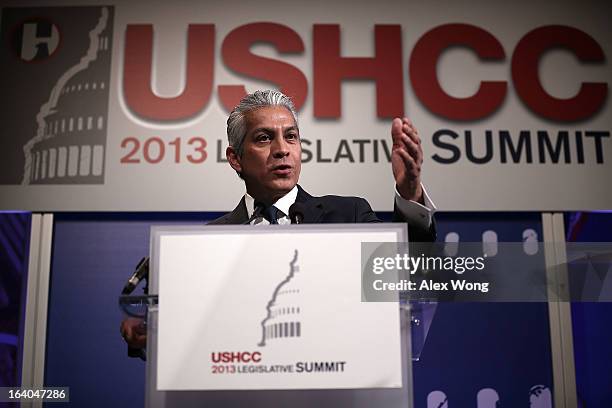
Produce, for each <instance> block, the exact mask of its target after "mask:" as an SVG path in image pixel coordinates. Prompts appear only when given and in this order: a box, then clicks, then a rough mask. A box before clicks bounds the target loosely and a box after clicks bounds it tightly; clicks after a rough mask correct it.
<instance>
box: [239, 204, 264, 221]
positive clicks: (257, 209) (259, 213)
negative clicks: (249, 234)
mask: <svg viewBox="0 0 612 408" xmlns="http://www.w3.org/2000/svg"><path fill="white" fill-rule="evenodd" d="M265 207H266V205H265V204H263V203H255V209H254V210H253V215H251V218H249V219H248V220H246V221H245V222H243V223H242V225H248V224H250V223H252V222H253V220H255V219H257V218H259V217H263V215H262V213H263V210H264V208H265Z"/></svg>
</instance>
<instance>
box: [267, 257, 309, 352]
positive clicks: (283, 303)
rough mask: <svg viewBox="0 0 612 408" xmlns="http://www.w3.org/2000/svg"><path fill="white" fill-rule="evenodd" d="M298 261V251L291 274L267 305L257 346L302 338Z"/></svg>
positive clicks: (290, 269) (291, 266)
mask: <svg viewBox="0 0 612 408" xmlns="http://www.w3.org/2000/svg"><path fill="white" fill-rule="evenodd" d="M297 260H298V250H297V249H296V250H295V252H294V255H293V259H292V260H291V262H289V274H288V275H287V276H286V277H285V279H283V280H282V281H281V282H280V283H279V284H278V285H277V286H276V288H275V289H274V292H273V293H272V298H271V299H270V300H269V301H268V303H267V305H266V317H265V318H264V319H263V320H262V321H261V341H260V342H259V343H258V344H257V345H258V346H260V347H264V346H265V345H266V342H267V341H275V340H280V339H290V338H296V337H301V336H302V324H301V321H300V313H301V309H300V307H301V302H300V286H299V283H300V278H301V276H300V273H299V271H300V267H299V266H298V265H297Z"/></svg>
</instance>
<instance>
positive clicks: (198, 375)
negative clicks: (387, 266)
mask: <svg viewBox="0 0 612 408" xmlns="http://www.w3.org/2000/svg"><path fill="white" fill-rule="evenodd" d="M406 238H407V233H406V225H405V224H382V223H381V224H327V225H288V226H278V225H274V226H265V227H257V228H253V227H252V226H197V227H194V226H185V227H180V226H169V227H166V226H159V227H153V228H152V231H151V253H150V256H151V270H150V276H149V293H150V297H149V298H148V300H149V302H148V303H149V308H148V315H147V322H148V324H147V328H148V329H147V330H148V331H147V337H148V340H147V342H148V347H147V362H146V395H145V405H146V406H147V407H155V408H162V407H175V406H181V407H243V406H249V407H264V406H265V407H285V406H292V407H311V406H333V407H371V406H376V405H378V406H385V407H398V408H399V407H412V406H413V393H412V386H413V382H412V353H413V351H414V350H416V351H417V353H418V352H420V349H421V348H422V341H424V340H420V341H419V343H420V344H417V345H416V346H417V347H415V348H413V346H412V344H411V329H412V330H416V331H417V332H418V333H419V334H418V335H417V337H420V338H422V339H424V334H423V332H422V330H423V329H424V328H425V327H427V328H428V327H429V326H428V324H424V322H423V318H424V312H423V310H426V311H427V313H425V314H429V316H430V315H431V310H432V307H433V308H434V310H435V305H425V307H420V308H418V313H419V314H417V315H411V312H410V309H411V307H410V305H407V304H403V305H400V302H399V298H398V299H396V301H394V302H393V301H389V302H363V301H362V293H361V291H362V289H361V283H362V282H361V278H362V276H361V275H362V273H364V271H361V265H362V264H363V262H362V261H363V259H364V257H367V256H370V255H371V254H364V253H362V249H363V248H362V245H361V243H363V242H381V243H383V242H405V241H406ZM153 299H154V300H155V301H151V300H153ZM157 300H158V301H157ZM430 317H431V316H430ZM425 335H426V333H425Z"/></svg>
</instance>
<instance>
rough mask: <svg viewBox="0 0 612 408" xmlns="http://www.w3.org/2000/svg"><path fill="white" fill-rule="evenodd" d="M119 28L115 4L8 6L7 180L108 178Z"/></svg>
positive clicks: (1, 145)
mask: <svg viewBox="0 0 612 408" xmlns="http://www.w3.org/2000/svg"><path fill="white" fill-rule="evenodd" d="M35 16H43V17H35ZM112 28H113V8H112V7H107V6H103V7H97V6H96V7H46V8H8V9H5V10H3V16H2V38H3V39H5V40H7V39H8V40H10V41H11V44H12V50H8V51H6V50H5V51H2V52H1V54H0V62H1V66H2V75H1V76H0V83H1V85H2V88H3V89H6V93H7V95H5V97H7V98H8V100H11V101H12V102H14V104H13V105H14V106H12V107H11V108H9V109H7V110H5V111H4V112H2V113H0V119H1V120H2V121H3V123H4V124H5V125H6V126H5V130H6V132H4V134H3V135H2V137H1V138H0V157H1V159H0V163H1V164H0V167H1V170H2V171H0V174H2V175H1V176H0V184H21V185H33V184H47V185H48V184H103V183H104V169H105V165H104V162H105V151H106V139H107V122H108V101H109V80H110V63H111V39H112ZM50 56H53V58H50ZM16 57H17V58H16ZM32 62H37V63H32Z"/></svg>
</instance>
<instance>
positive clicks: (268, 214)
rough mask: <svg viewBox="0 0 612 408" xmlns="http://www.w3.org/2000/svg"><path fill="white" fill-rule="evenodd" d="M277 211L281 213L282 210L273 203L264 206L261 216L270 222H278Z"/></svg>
mask: <svg viewBox="0 0 612 408" xmlns="http://www.w3.org/2000/svg"><path fill="white" fill-rule="evenodd" d="M279 213H280V214H282V211H280V210H279V209H278V208H276V207H275V206H273V205H271V206H269V207H266V208H265V209H264V210H263V216H264V218H265V219H266V220H268V221H269V222H270V224H278V217H279Z"/></svg>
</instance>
